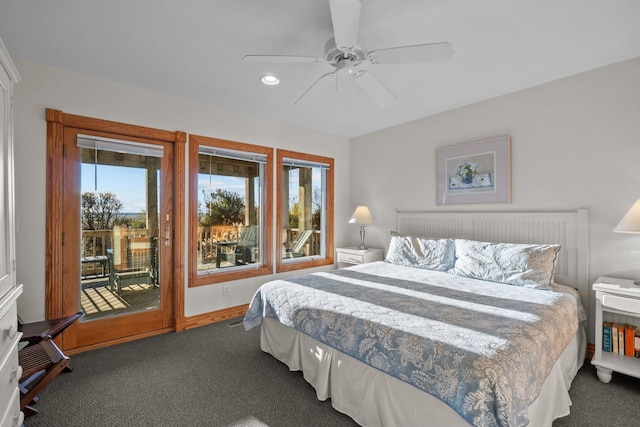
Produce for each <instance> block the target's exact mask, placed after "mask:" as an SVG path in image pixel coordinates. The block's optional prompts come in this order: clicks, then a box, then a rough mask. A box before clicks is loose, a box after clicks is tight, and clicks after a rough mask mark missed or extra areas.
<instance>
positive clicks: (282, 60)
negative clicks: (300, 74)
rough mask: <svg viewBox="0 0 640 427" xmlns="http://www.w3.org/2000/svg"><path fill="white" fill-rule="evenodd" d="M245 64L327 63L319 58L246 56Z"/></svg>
mask: <svg viewBox="0 0 640 427" xmlns="http://www.w3.org/2000/svg"><path fill="white" fill-rule="evenodd" d="M242 60H243V61H245V62H259V63H267V64H277V63H287V64H291V63H296V64H317V63H319V62H325V60H324V59H323V58H320V57H319V56H297V55H245V56H243V57H242Z"/></svg>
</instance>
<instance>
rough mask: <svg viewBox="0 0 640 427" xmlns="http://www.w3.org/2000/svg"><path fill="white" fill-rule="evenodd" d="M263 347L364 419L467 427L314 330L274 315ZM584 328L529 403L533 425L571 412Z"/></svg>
mask: <svg viewBox="0 0 640 427" xmlns="http://www.w3.org/2000/svg"><path fill="white" fill-rule="evenodd" d="M261 329H262V332H261V337H260V346H261V348H262V350H263V351H265V352H267V353H269V354H271V355H273V356H274V357H275V358H276V359H278V360H280V361H281V362H283V363H285V364H286V365H287V366H288V367H289V369H290V370H292V371H302V372H303V375H304V378H305V380H306V381H307V382H309V383H310V384H311V385H312V386H313V387H314V388H315V390H316V395H317V397H318V399H319V400H326V399H327V398H331V405H332V406H333V407H334V408H335V409H336V410H338V411H340V412H342V413H345V414H347V415H349V416H350V417H351V418H353V419H354V420H355V421H356V422H357V423H358V424H360V425H362V426H366V427H377V426H418V425H425V421H426V420H428V423H427V424H428V425H437V426H441V425H442V426H444V425H446V426H450V427H457V426H467V427H468V425H469V424H468V423H467V422H466V421H465V420H463V419H462V418H461V417H460V416H459V415H458V414H457V413H456V412H455V411H454V410H452V409H451V408H450V407H449V406H448V405H447V404H445V403H444V402H442V401H441V400H439V399H437V398H435V397H433V396H431V395H429V394H428V393H425V392H424V391H422V390H419V389H418V388H416V387H414V386H412V385H409V384H407V383H405V382H403V381H400V380H398V379H396V378H394V377H391V376H389V375H387V374H385V373H384V372H382V371H379V370H377V369H374V368H371V367H369V366H367V365H366V364H364V363H362V362H360V361H358V360H357V359H354V358H353V357H351V356H348V355H346V354H344V353H341V352H340V351H338V350H335V349H333V348H332V347H329V346H327V345H325V344H323V343H321V342H319V341H317V340H315V339H313V338H311V337H310V336H308V335H305V334H303V333H301V332H298V331H296V330H295V329H293V328H290V327H288V326H285V325H283V324H281V323H280V322H278V321H277V320H274V319H271V318H264V319H262V328H261ZM585 351H586V335H585V332H584V328H580V330H579V332H578V334H576V336H575V337H574V338H573V339H572V340H571V342H570V343H569V345H568V346H567V348H566V349H565V350H564V352H563V353H562V355H561V356H560V359H558V361H557V362H556V364H555V365H554V367H553V369H552V371H551V373H550V374H549V376H548V377H547V379H546V380H545V382H544V384H543V385H542V389H541V392H540V395H539V396H538V398H537V399H536V400H535V401H534V402H533V403H532V404H531V406H529V420H530V423H529V426H531V427H538V426H540V427H542V426H551V423H552V421H553V420H554V419H556V418H559V417H564V416H566V415H569V407H570V406H571V399H570V398H569V392H568V391H569V388H570V387H571V381H573V378H574V377H575V375H576V373H577V372H578V369H580V367H581V366H582V363H583V362H584V356H585Z"/></svg>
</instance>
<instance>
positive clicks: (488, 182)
mask: <svg viewBox="0 0 640 427" xmlns="http://www.w3.org/2000/svg"><path fill="white" fill-rule="evenodd" d="M436 162H437V164H436V173H437V183H438V200H437V204H438V205H448V204H456V203H511V137H510V136H501V137H498V138H492V139H485V140H482V141H475V142H470V143H466V144H459V145H453V146H449V147H443V148H439V149H438V150H437V152H436Z"/></svg>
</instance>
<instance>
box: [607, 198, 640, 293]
mask: <svg viewBox="0 0 640 427" xmlns="http://www.w3.org/2000/svg"><path fill="white" fill-rule="evenodd" d="M613 231H614V233H628V234H640V199H638V200H636V202H635V203H634V204H633V206H631V209H629V210H628V211H627V213H626V214H625V215H624V216H623V217H622V219H621V220H620V222H619V223H618V225H616V228H614V229H613ZM633 284H634V285H636V286H640V281H638V280H636V281H635V282H633Z"/></svg>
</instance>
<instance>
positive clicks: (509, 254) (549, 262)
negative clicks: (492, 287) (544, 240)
mask: <svg viewBox="0 0 640 427" xmlns="http://www.w3.org/2000/svg"><path fill="white" fill-rule="evenodd" d="M455 246H456V261H455V265H454V268H453V269H452V270H450V273H453V274H456V275H458V276H464V277H471V278H474V279H481V280H489V281H492V282H501V283H508V284H510V285H517V286H524V287H527V288H537V289H551V287H550V285H551V281H552V280H553V269H554V264H555V260H556V256H557V254H558V251H559V250H560V245H533V244H516V243H489V242H476V241H474V240H464V239H456V241H455Z"/></svg>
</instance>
